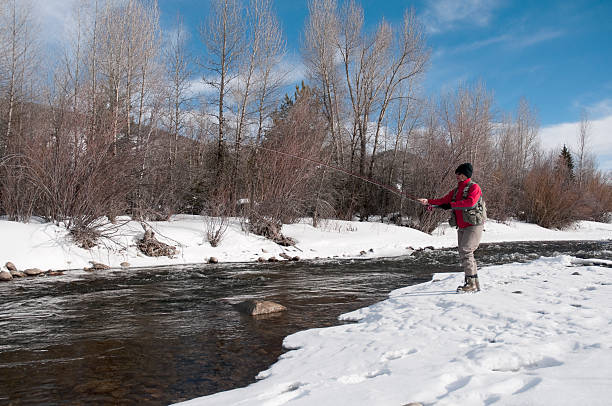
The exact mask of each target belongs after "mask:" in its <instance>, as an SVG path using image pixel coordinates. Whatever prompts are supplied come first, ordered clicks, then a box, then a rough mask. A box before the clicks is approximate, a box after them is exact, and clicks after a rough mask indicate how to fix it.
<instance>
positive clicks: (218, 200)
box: [0, 0, 612, 241]
mask: <svg viewBox="0 0 612 406" xmlns="http://www.w3.org/2000/svg"><path fill="white" fill-rule="evenodd" d="M32 7H34V3H33V2H27V1H18V0H0V18H1V20H2V21H1V22H0V26H1V27H2V28H1V29H0V30H1V31H0V114H1V117H0V215H5V216H7V217H8V218H9V219H11V220H18V221H26V220H28V219H29V218H30V217H32V216H40V217H43V218H45V219H47V220H49V221H54V222H58V223H60V222H61V223H63V224H66V226H67V227H68V228H69V229H70V230H71V232H72V234H73V236H75V238H76V239H77V240H79V241H89V240H95V239H96V237H98V236H99V235H98V233H99V226H100V224H101V223H103V222H102V221H101V219H108V221H111V222H112V221H114V220H115V219H116V218H118V217H119V216H124V215H129V216H131V218H135V219H141V220H159V219H167V218H168V217H169V216H171V215H173V214H177V213H191V214H202V213H203V214H207V215H210V216H211V218H213V217H214V218H215V219H216V220H211V219H210V218H209V220H208V221H209V224H208V225H207V227H208V230H209V238H210V239H212V240H214V239H215V236H216V238H217V239H218V238H220V236H221V234H222V230H223V227H224V220H223V219H226V218H228V217H229V216H239V217H241V218H244V219H245V222H244V224H246V225H248V227H250V229H251V230H252V231H255V232H258V233H262V234H266V233H271V235H272V236H273V237H274V236H277V235H276V234H277V233H278V230H279V228H278V227H279V225H280V224H281V223H290V222H293V221H296V220H297V219H299V218H303V217H311V218H312V219H313V223H314V224H315V225H316V224H317V222H318V221H319V220H320V219H325V218H341V219H352V218H354V217H356V216H357V217H358V218H359V219H362V220H365V219H368V218H371V217H372V216H377V218H378V216H380V217H381V218H388V219H391V220H392V221H396V222H398V223H400V222H401V223H402V224H406V225H410V226H412V227H416V228H418V229H421V230H424V231H427V232H429V231H431V230H433V229H434V228H435V227H436V225H437V224H439V222H440V221H442V220H443V219H445V218H446V216H447V214H445V213H443V212H442V211H426V210H424V209H423V207H422V206H420V205H418V204H414V202H413V201H411V200H410V199H401V198H399V197H398V196H397V195H396V194H393V193H390V192H389V191H388V190H385V189H383V188H380V187H376V186H375V185H373V184H371V183H367V182H364V181H363V180H362V179H360V178H358V177H355V176H350V175H348V174H347V172H348V173H354V174H356V175H359V176H360V177H362V178H369V179H372V180H374V181H376V182H378V183H381V184H385V185H390V186H391V187H394V188H397V189H398V190H400V191H404V192H406V193H408V194H410V195H413V196H419V197H420V196H423V197H433V196H439V195H440V194H442V193H446V192H447V191H448V190H450V188H452V187H453V185H454V182H455V180H454V179H455V178H454V169H455V168H456V167H457V165H458V164H460V163H462V162H468V161H469V162H472V164H473V166H474V168H475V175H474V179H475V181H477V182H478V183H479V184H480V185H481V186H482V188H483V190H484V196H485V199H486V201H487V207H488V212H489V216H490V217H492V218H495V219H497V220H506V219H509V218H512V217H513V218H519V219H523V220H526V221H529V222H535V223H537V224H540V225H542V226H545V227H563V226H567V225H569V224H571V223H572V222H573V221H575V220H578V219H592V220H609V215H610V212H612V184H611V180H610V175H609V174H604V173H602V172H601V171H599V170H598V169H597V167H596V165H595V161H594V158H593V155H592V153H591V152H590V151H589V142H588V139H589V121H588V119H587V118H586V117H585V118H584V119H583V121H582V127H581V130H580V133H579V134H576V146H575V147H572V146H569V149H568V147H566V148H564V149H563V151H556V152H553V153H545V152H544V151H543V150H542V149H541V148H540V145H539V142H538V131H539V128H538V119H537V113H536V108H535V107H534V106H531V105H529V103H528V102H527V101H526V100H521V101H520V102H519V104H518V105H517V106H516V109H515V111H509V112H504V111H500V110H499V108H498V107H497V106H496V103H495V100H494V96H493V93H492V92H491V91H489V90H487V88H486V86H485V85H484V84H482V83H475V84H466V85H462V86H459V87H458V88H456V89H454V90H453V91H450V92H447V93H445V94H442V95H439V96H436V97H427V96H426V95H424V94H423V92H422V90H421V87H422V83H423V79H424V77H425V74H426V71H427V67H428V64H429V61H430V53H431V50H430V49H429V48H428V46H427V44H426V38H425V35H424V28H423V26H422V25H421V23H420V22H419V20H418V19H417V17H416V15H415V12H414V11H413V10H410V9H408V10H406V12H405V14H404V17H403V21H402V23H401V24H390V23H389V22H387V21H384V20H383V21H380V22H379V23H378V25H377V26H376V27H375V28H373V29H370V28H367V27H366V26H365V25H364V13H363V8H362V7H361V6H360V5H359V4H358V3H356V2H353V1H344V2H342V1H337V0H310V1H309V3H308V8H309V14H308V17H307V19H306V21H305V25H304V30H303V33H302V38H303V40H302V44H301V48H300V49H301V53H302V58H303V65H304V66H305V74H304V81H303V82H302V84H301V85H299V86H297V87H296V88H295V91H293V90H292V91H290V92H289V93H287V86H288V84H289V82H290V78H291V75H292V74H293V72H292V70H294V69H295V66H293V67H292V66H287V64H286V62H285V61H286V58H285V56H286V55H285V53H286V50H285V47H286V44H285V40H284V37H283V32H282V28H281V25H280V24H279V22H278V20H277V18H276V16H275V13H274V10H273V7H272V1H271V0H210V1H209V3H208V5H207V7H208V12H207V13H206V14H207V15H206V17H205V18H204V20H203V21H202V23H201V25H200V28H199V31H198V33H197V35H192V36H193V37H196V38H197V40H198V42H197V45H196V46H192V45H190V44H191V42H189V41H192V42H193V41H194V40H195V39H196V38H192V39H190V34H189V33H188V32H187V30H186V28H185V26H184V25H183V24H182V22H181V19H180V17H178V18H177V20H176V25H175V27H174V28H173V29H172V30H166V31H164V30H162V28H161V26H160V12H159V9H158V7H157V4H156V3H155V2H153V1H147V0H122V1H119V0H90V1H81V2H78V5H77V6H76V7H75V9H74V10H73V15H72V16H71V18H72V20H73V24H72V26H71V29H72V32H71V33H70V35H69V40H67V41H65V42H64V45H63V46H64V48H63V49H61V50H60V51H57V52H53V53H52V54H53V56H50V55H48V54H45V52H43V36H44V35H45V33H44V32H39V31H37V30H38V27H39V24H37V22H36V20H35V18H34V14H33V13H32ZM193 50H195V51H193ZM317 162H318V163H319V164H317ZM334 168H338V169H341V171H340V170H337V169H334ZM607 216H608V217H607Z"/></svg>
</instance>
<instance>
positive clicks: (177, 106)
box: [164, 16, 192, 170]
mask: <svg viewBox="0 0 612 406" xmlns="http://www.w3.org/2000/svg"><path fill="white" fill-rule="evenodd" d="M186 35H187V34H186V31H185V26H184V25H183V19H182V18H181V17H180V16H177V24H176V28H175V30H174V31H173V35H172V37H171V38H169V41H168V43H167V45H166V48H165V52H164V59H165V65H166V76H167V80H168V88H167V91H166V97H167V106H168V109H169V111H168V114H167V125H166V126H167V128H168V131H169V132H170V134H171V136H172V139H173V141H174V145H173V147H172V148H171V158H170V161H171V170H172V169H174V165H175V164H176V161H177V155H178V147H179V142H178V141H179V135H180V134H181V133H182V132H183V129H184V126H185V124H186V123H185V121H186V112H185V110H186V109H187V108H189V106H190V102H191V94H190V90H189V87H190V84H191V82H190V79H191V75H192V71H191V68H190V60H191V55H190V54H189V52H188V50H187V38H186Z"/></svg>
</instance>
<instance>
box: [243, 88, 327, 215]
mask: <svg viewBox="0 0 612 406" xmlns="http://www.w3.org/2000/svg"><path fill="white" fill-rule="evenodd" d="M324 137H325V121H324V119H323V117H322V115H321V109H320V105H319V103H318V101H317V100H316V98H315V97H314V95H313V94H312V93H310V92H309V91H308V89H305V90H303V92H302V93H301V94H300V95H299V97H297V100H296V101H295V103H294V104H292V105H291V106H290V107H289V108H288V109H287V110H285V111H283V112H281V113H279V114H278V115H277V116H276V117H275V121H274V126H273V127H272V128H271V129H270V131H269V132H268V133H267V134H266V137H265V140H264V142H263V144H262V148H259V149H257V152H256V156H255V162H256V164H255V167H256V168H257V171H256V179H255V182H254V189H253V193H252V194H253V202H252V204H251V213H250V214H249V218H251V217H252V219H253V221H252V223H253V224H255V223H256V222H259V221H260V219H262V218H266V219H267V220H266V222H269V223H270V224H287V223H293V222H295V221H296V220H297V219H299V218H301V217H304V216H305V215H307V213H308V212H309V211H312V210H313V204H316V198H315V199H314V201H313V196H314V197H316V196H317V191H318V190H320V183H317V182H315V180H316V177H317V176H321V174H322V172H323V168H322V167H318V165H317V164H316V162H318V161H321V160H322V156H321V155H322V154H321V149H322V143H323V140H324ZM319 179H320V178H319ZM319 196H320V197H323V196H322V194H320V193H319Z"/></svg>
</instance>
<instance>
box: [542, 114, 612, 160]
mask: <svg viewBox="0 0 612 406" xmlns="http://www.w3.org/2000/svg"><path fill="white" fill-rule="evenodd" d="M579 132H580V122H573V123H562V124H556V125H552V126H548V127H544V128H542V129H541V130H540V140H541V142H542V146H543V147H544V148H545V149H558V150H561V148H562V147H563V145H567V147H568V148H569V149H570V150H576V146H577V144H578V134H579ZM589 137H590V138H589V149H590V151H591V152H592V153H593V154H594V155H595V156H596V157H597V159H598V162H599V168H600V169H602V170H604V171H612V114H610V115H608V116H606V117H602V118H599V119H596V120H590V132H589Z"/></svg>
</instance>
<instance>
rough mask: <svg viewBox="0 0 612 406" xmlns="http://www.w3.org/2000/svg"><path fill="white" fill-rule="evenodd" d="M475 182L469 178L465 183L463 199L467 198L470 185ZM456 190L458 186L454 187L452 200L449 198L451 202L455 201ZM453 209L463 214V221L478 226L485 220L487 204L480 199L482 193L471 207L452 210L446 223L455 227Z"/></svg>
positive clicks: (455, 219)
mask: <svg viewBox="0 0 612 406" xmlns="http://www.w3.org/2000/svg"><path fill="white" fill-rule="evenodd" d="M475 184H476V182H473V181H472V180H470V181H469V182H468V183H467V185H465V187H464V188H463V199H464V200H465V199H467V196H468V193H469V191H470V187H471V186H472V185H475ZM458 191H459V188H458V187H457V188H455V191H454V192H453V200H451V201H452V202H455V201H457V192H458ZM455 210H461V214H462V215H463V221H465V222H466V223H468V224H471V225H473V226H479V225H481V224H484V222H485V220H486V219H487V205H486V204H485V201H484V200H483V199H482V194H481V195H480V197H479V198H478V201H477V202H476V205H474V206H473V207H468V208H465V209H453V210H452V212H451V216H450V218H449V219H448V223H449V224H450V225H451V226H452V227H457V218H456V217H455Z"/></svg>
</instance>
